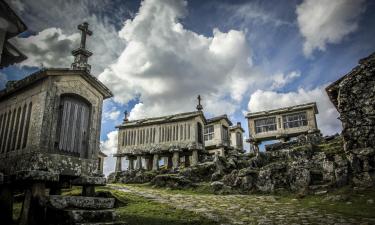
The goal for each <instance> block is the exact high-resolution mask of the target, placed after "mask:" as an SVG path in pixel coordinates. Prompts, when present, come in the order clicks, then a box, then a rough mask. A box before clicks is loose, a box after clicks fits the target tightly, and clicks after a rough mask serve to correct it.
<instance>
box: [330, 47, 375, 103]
mask: <svg viewBox="0 0 375 225" xmlns="http://www.w3.org/2000/svg"><path fill="white" fill-rule="evenodd" d="M372 61H375V52H373V53H372V54H371V55H369V56H367V57H365V58H363V59H360V60H359V62H358V64H359V65H358V66H356V67H355V68H354V69H352V71H350V72H349V73H348V74H346V75H344V76H343V77H341V78H340V79H338V80H336V81H335V82H333V83H332V84H330V85H329V86H328V87H326V92H327V94H328V97H329V98H330V100H331V101H332V103H333V104H334V106H335V107H336V108H337V107H338V99H337V96H338V94H339V93H338V92H339V89H340V83H341V82H342V81H343V80H346V79H355V76H356V75H357V74H358V73H359V72H360V71H361V70H362V66H363V65H365V64H368V63H370V62H372Z"/></svg>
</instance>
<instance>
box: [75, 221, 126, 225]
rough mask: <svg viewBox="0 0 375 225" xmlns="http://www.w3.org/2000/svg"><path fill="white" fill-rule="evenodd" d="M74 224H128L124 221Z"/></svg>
mask: <svg viewBox="0 0 375 225" xmlns="http://www.w3.org/2000/svg"><path fill="white" fill-rule="evenodd" d="M75 225H128V223H125V222H99V223H76V224H75Z"/></svg>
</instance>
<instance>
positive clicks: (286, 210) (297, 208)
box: [109, 185, 375, 225]
mask: <svg viewBox="0 0 375 225" xmlns="http://www.w3.org/2000/svg"><path fill="white" fill-rule="evenodd" d="M109 187H111V188H113V189H116V190H120V191H126V192H132V193H134V194H137V195H140V196H143V197H145V198H148V199H151V200H153V201H157V202H160V203H164V204H168V205H171V206H173V207H176V208H179V209H184V210H189V211H193V212H196V213H200V214H202V215H204V216H205V217H207V218H210V219H213V220H215V221H218V222H221V223H222V224H223V225H224V224H267V225H268V224H288V225H289V224H296V225H297V224H324V225H328V224H333V225H344V224H361V225H365V224H375V219H368V218H347V217H344V216H342V215H339V214H332V213H327V212H324V211H320V210H318V209H311V208H303V207H301V205H300V204H299V203H298V200H294V201H293V200H292V201H290V202H287V201H281V200H280V199H279V198H277V197H274V196H263V195H209V194H207V195H203V194H199V195H198V194H185V193H184V194H174V193H170V192H167V191H164V190H159V189H151V188H146V187H133V186H127V187H122V186H121V187H120V186H116V185H109ZM223 221H225V222H223Z"/></svg>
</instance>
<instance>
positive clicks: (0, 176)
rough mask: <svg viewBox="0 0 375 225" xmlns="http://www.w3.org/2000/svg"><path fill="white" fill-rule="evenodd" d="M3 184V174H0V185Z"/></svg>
mask: <svg viewBox="0 0 375 225" xmlns="http://www.w3.org/2000/svg"><path fill="white" fill-rule="evenodd" d="M3 183H4V174H3V173H0V185H1V184H3Z"/></svg>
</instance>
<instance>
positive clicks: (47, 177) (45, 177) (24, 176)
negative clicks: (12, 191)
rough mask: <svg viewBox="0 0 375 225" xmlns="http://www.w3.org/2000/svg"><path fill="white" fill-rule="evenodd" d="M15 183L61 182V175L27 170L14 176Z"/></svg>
mask: <svg viewBox="0 0 375 225" xmlns="http://www.w3.org/2000/svg"><path fill="white" fill-rule="evenodd" d="M14 180H15V181H55V182H57V181H59V174H58V173H53V172H48V171H41V170H27V171H18V172H17V173H16V174H15V176H14Z"/></svg>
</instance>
